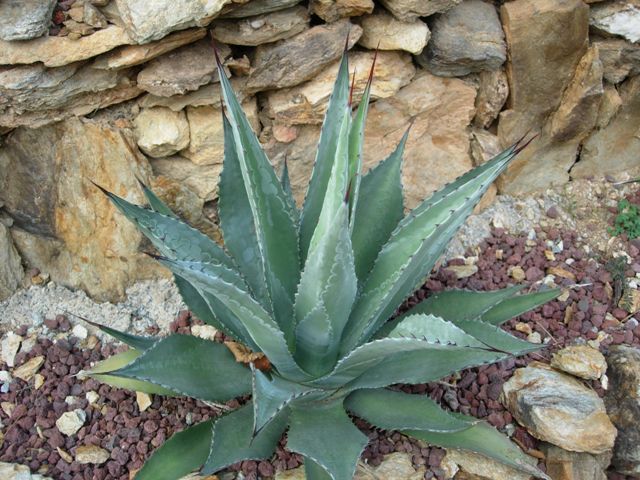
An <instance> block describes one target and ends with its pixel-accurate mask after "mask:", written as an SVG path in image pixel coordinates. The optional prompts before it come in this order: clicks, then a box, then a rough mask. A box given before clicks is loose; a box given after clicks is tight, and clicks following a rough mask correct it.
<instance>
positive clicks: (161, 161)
mask: <svg viewBox="0 0 640 480" xmlns="http://www.w3.org/2000/svg"><path fill="white" fill-rule="evenodd" d="M218 161H219V163H217V164H214V165H196V164H195V163H193V162H192V161H191V160H189V159H188V158H184V157H180V156H173V157H166V158H158V159H152V160H151V168H152V169H153V173H154V174H156V175H162V176H165V177H168V178H170V179H172V180H174V181H175V182H178V183H180V184H183V185H185V186H186V187H187V188H188V189H189V190H191V191H193V192H195V193H196V194H197V195H198V197H199V198H201V199H202V200H204V201H209V200H213V199H215V198H216V196H217V194H218V193H217V192H218V176H219V175H220V171H221V170H222V159H219V160H218Z"/></svg>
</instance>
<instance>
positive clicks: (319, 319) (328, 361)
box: [295, 301, 339, 376]
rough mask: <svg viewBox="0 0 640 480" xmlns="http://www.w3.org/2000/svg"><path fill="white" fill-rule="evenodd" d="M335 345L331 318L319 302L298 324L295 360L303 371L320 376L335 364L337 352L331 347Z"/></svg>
mask: <svg viewBox="0 0 640 480" xmlns="http://www.w3.org/2000/svg"><path fill="white" fill-rule="evenodd" d="M338 338H339V337H338ZM337 343H338V341H337V340H336V336H335V333H334V331H333V327H332V326H331V318H330V317H329V314H328V313H327V310H326V308H325V306H324V303H322V301H320V302H319V303H318V304H317V305H316V307H315V308H314V309H312V310H311V311H310V312H309V313H308V314H307V316H306V317H304V318H303V319H302V320H301V321H300V322H298V325H297V327H296V352H295V358H296V360H297V361H298V363H299V364H300V366H301V367H302V368H304V369H305V371H307V372H309V373H310V374H312V375H314V376H318V375H322V374H323V373H326V372H327V371H328V370H330V369H331V367H332V366H333V364H334V363H335V360H336V354H337V352H336V351H335V350H336V349H335V348H332V347H333V345H335V344H337Z"/></svg>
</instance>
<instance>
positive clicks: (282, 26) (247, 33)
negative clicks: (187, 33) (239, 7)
mask: <svg viewBox="0 0 640 480" xmlns="http://www.w3.org/2000/svg"><path fill="white" fill-rule="evenodd" d="M307 28H309V13H308V11H307V9H306V8H304V7H299V6H296V7H293V8H289V9H286V10H279V11H277V12H273V13H268V14H262V15H257V16H255V17H248V18H243V19H233V20H224V19H223V20H217V21H215V22H214V23H213V29H212V30H211V32H212V35H213V38H215V39H216V40H218V41H220V42H223V43H228V44H231V45H249V46H256V45H261V44H263V43H269V42H275V41H277V40H282V39H285V38H289V37H292V36H294V35H297V34H298V33H300V32H302V31H304V30H306V29H307Z"/></svg>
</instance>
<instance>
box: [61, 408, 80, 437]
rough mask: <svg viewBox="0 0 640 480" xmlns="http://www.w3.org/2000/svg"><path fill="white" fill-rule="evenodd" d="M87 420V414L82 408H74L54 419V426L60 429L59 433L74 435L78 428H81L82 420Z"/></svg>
mask: <svg viewBox="0 0 640 480" xmlns="http://www.w3.org/2000/svg"><path fill="white" fill-rule="evenodd" d="M86 420H87V414H86V413H85V412H84V410H80V409H79V408H76V409H75V410H73V411H71V412H65V413H63V414H62V415H60V417H58V419H57V420H56V427H58V430H60V433H62V434H64V435H66V436H68V437H69V436H71V435H75V434H76V433H77V431H78V430H80V429H81V428H82V426H83V425H84V422H85V421H86Z"/></svg>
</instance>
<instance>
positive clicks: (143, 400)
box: [136, 392, 153, 412]
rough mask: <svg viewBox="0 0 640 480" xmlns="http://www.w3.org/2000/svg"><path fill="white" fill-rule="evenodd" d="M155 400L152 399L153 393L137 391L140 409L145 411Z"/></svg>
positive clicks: (137, 401)
mask: <svg viewBox="0 0 640 480" xmlns="http://www.w3.org/2000/svg"><path fill="white" fill-rule="evenodd" d="M152 402H153V400H152V399H151V395H149V394H148V393H144V392H136V403H137V404H138V410H140V411H141V412H144V411H145V410H146V409H147V408H149V407H150V406H151V403H152Z"/></svg>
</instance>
